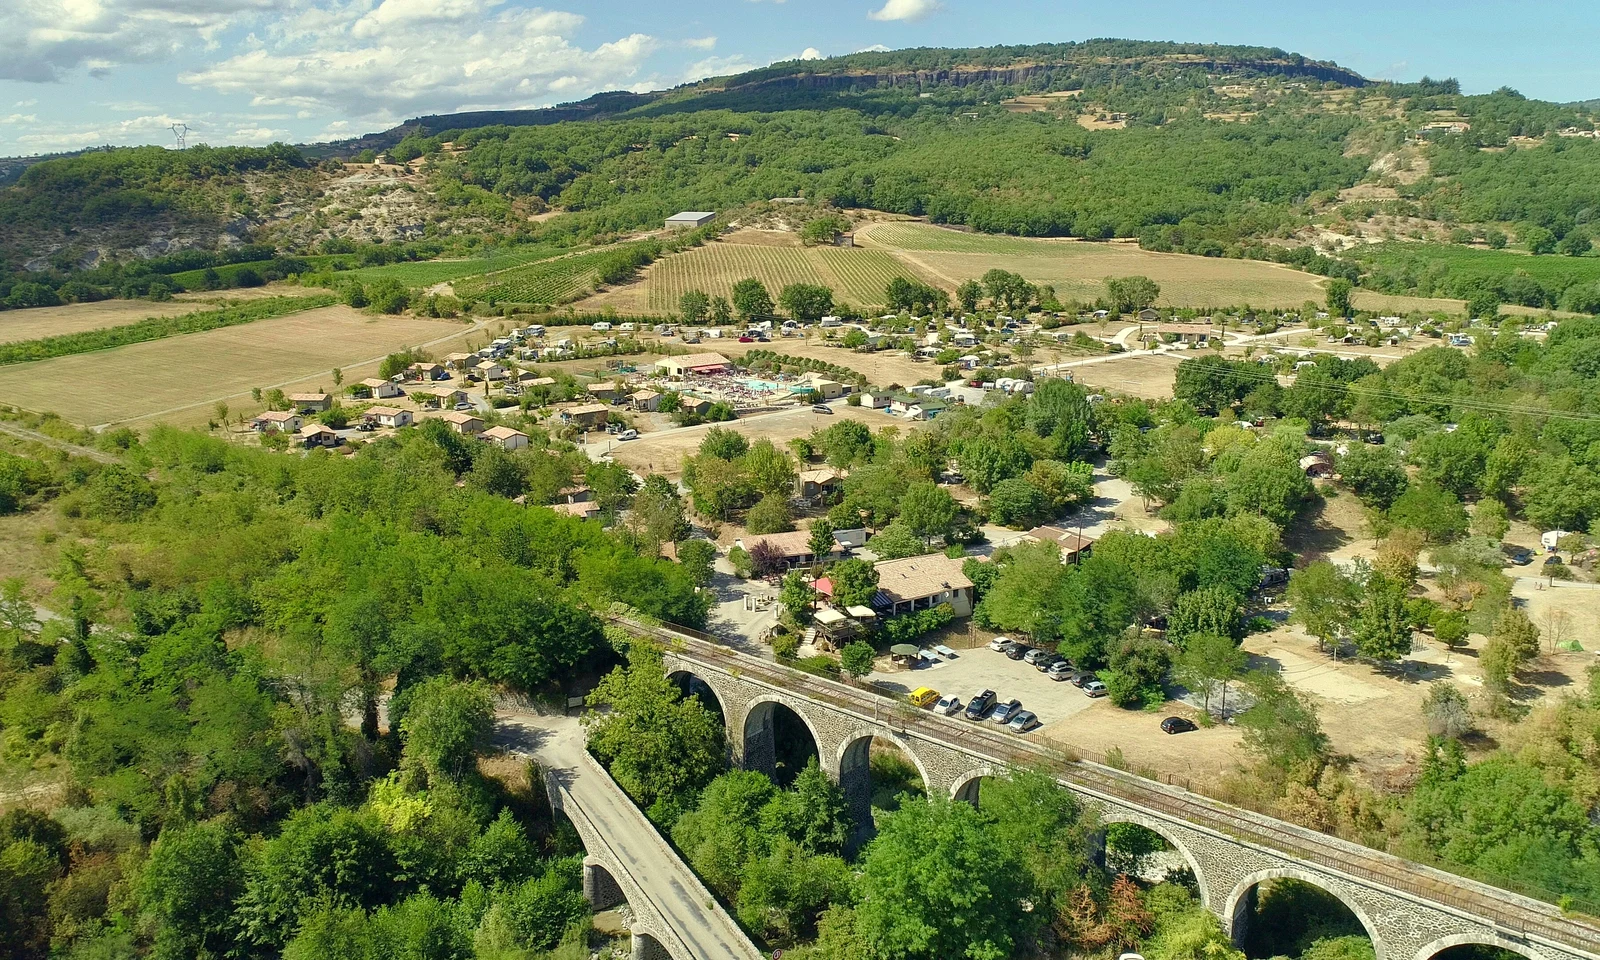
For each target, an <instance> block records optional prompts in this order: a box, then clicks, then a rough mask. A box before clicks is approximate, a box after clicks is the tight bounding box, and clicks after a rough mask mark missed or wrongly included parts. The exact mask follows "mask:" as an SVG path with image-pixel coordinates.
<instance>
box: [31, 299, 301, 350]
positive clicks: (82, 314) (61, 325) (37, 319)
mask: <svg viewBox="0 0 1600 960" xmlns="http://www.w3.org/2000/svg"><path fill="white" fill-rule="evenodd" d="M295 289H296V292H300V291H299V288H298V287H297V288H295ZM211 296H212V297H215V294H212V295H211ZM214 306H215V305H214V304H212V303H209V302H203V301H199V300H186V301H177V300H172V301H168V302H166V303H151V302H150V301H148V300H102V301H100V302H99V303H70V304H67V305H66V306H64V307H34V308H32V309H30V310H5V311H0V343H14V342H16V341H18V340H35V339H37V338H39V337H53V336H55V335H57V334H62V333H82V332H83V331H85V330H99V329H102V328H104V327H120V326H122V325H123V324H128V323H138V322H139V321H140V320H145V319H148V318H150V317H181V316H183V315H184V314H187V313H194V312H195V311H196V310H210V309H213V307H214Z"/></svg>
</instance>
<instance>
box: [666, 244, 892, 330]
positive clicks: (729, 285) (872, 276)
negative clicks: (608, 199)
mask: <svg viewBox="0 0 1600 960" xmlns="http://www.w3.org/2000/svg"><path fill="white" fill-rule="evenodd" d="M745 277H755V278H756V279H758V280H760V281H761V282H762V283H764V284H766V286H767V290H769V291H770V292H771V293H772V295H773V297H774V298H776V297H777V295H778V291H779V290H782V289H783V288H784V287H785V286H787V285H788V284H791V283H819V284H822V285H823V286H825V287H830V288H832V289H833V296H834V299H835V300H838V301H842V302H845V303H849V304H852V305H857V306H859V305H870V304H878V303H882V302H883V299H884V288H885V287H887V286H888V284H889V281H890V280H893V279H894V278H895V277H907V278H912V279H920V278H921V271H918V270H916V269H915V268H914V267H912V266H910V265H908V264H906V263H904V262H903V261H901V260H898V259H896V258H895V257H893V256H892V255H890V254H888V253H886V252H884V251H882V250H862V249H859V248H857V249H852V248H848V247H802V246H800V245H799V244H798V243H795V244H793V245H785V246H775V245H771V244H766V243H740V242H738V235H737V234H735V235H734V238H733V239H732V240H731V241H730V240H723V241H721V242H718V243H710V244H706V245H705V246H703V247H696V248H694V249H692V250H686V251H684V252H683V253H679V254H674V255H673V256H670V257H667V258H665V259H663V260H661V261H660V262H659V263H656V264H654V265H653V266H652V267H651V268H650V271H649V273H648V275H647V276H646V279H645V280H644V287H645V302H644V307H645V308H646V309H649V310H651V311H668V310H676V309H677V308H678V298H679V297H682V296H683V295H684V294H685V293H686V292H688V291H690V290H703V291H705V292H706V293H709V294H712V295H718V294H720V295H722V296H724V297H726V296H728V295H729V294H730V293H731V291H732V290H733V285H734V284H735V283H736V282H738V281H739V280H742V279H744V278H745Z"/></svg>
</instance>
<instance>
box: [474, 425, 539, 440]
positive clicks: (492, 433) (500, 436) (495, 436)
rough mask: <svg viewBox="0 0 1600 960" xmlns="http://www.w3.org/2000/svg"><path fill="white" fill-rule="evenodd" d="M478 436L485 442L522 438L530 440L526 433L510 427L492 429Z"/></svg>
mask: <svg viewBox="0 0 1600 960" xmlns="http://www.w3.org/2000/svg"><path fill="white" fill-rule="evenodd" d="M478 436H480V437H482V438H484V439H485V440H510V439H511V438H512V437H522V438H523V439H524V440H526V439H527V438H528V435H527V434H526V433H523V432H522V431H521V430H513V429H512V428H510V427H490V428H489V429H487V430H485V431H483V432H482V433H480V434H478Z"/></svg>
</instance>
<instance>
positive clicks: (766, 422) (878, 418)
mask: <svg viewBox="0 0 1600 960" xmlns="http://www.w3.org/2000/svg"><path fill="white" fill-rule="evenodd" d="M840 420H859V421H860V422H862V423H865V424H867V425H868V426H870V427H871V428H872V429H873V430H879V429H882V428H883V427H891V426H897V427H900V428H901V429H902V430H913V429H916V428H918V427H920V426H922V424H921V423H918V422H907V421H905V420H901V419H899V418H897V417H891V416H889V415H888V414H887V413H883V412H882V411H879V410H864V409H862V408H861V407H850V406H845V405H844V404H842V403H841V404H837V405H835V407H834V413H832V414H822V413H817V412H815V411H814V410H812V409H811V408H810V407H796V408H795V409H793V410H783V411H780V412H778V413H764V414H757V415H755V416H752V417H746V418H744V419H741V420H734V421H730V422H728V423H708V424H702V425H701V426H697V427H686V428H684V429H682V430H665V431H661V432H656V433H646V434H643V435H642V436H640V437H639V439H637V440H630V441H628V442H626V443H613V444H612V446H611V456H612V458H613V459H615V460H616V461H617V462H618V463H620V464H622V465H624V466H626V467H628V468H629V469H630V470H633V471H635V472H637V473H659V474H662V475H663V476H666V477H668V478H670V479H673V480H676V479H678V478H679V477H681V476H682V475H683V458H684V457H685V456H687V455H691V454H693V453H694V452H695V451H696V450H698V449H699V447H700V441H701V440H702V439H704V438H705V435H706V432H707V431H709V430H710V429H711V428H712V427H723V428H725V429H729V430H733V431H734V432H736V433H741V434H743V435H744V436H746V437H748V438H750V439H751V440H755V439H757V438H759V437H765V438H767V439H768V440H771V441H772V442H773V443H775V444H777V445H778V446H780V447H781V446H783V445H784V444H786V443H788V442H789V441H790V440H793V439H794V438H796V437H804V436H809V435H810V433H811V431H812V430H822V429H826V428H828V427H829V426H831V425H833V424H835V423H838V422H839V421H840ZM600 442H601V443H602V444H604V443H605V442H606V441H605V440H603V439H602V440H601V441H600Z"/></svg>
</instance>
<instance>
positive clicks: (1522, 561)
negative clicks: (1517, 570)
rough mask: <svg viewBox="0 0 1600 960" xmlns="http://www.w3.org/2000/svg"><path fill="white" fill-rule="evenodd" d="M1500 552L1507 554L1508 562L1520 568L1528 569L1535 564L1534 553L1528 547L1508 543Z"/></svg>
mask: <svg viewBox="0 0 1600 960" xmlns="http://www.w3.org/2000/svg"><path fill="white" fill-rule="evenodd" d="M1500 552H1501V553H1503V554H1505V556H1506V559H1507V560H1509V561H1510V562H1512V563H1514V564H1516V565H1517V566H1519V567H1526V566H1527V565H1528V564H1530V563H1532V562H1533V551H1532V550H1529V549H1528V548H1527V547H1519V546H1516V545H1515V544H1510V543H1508V544H1506V545H1505V546H1503V547H1501V548H1500Z"/></svg>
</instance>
